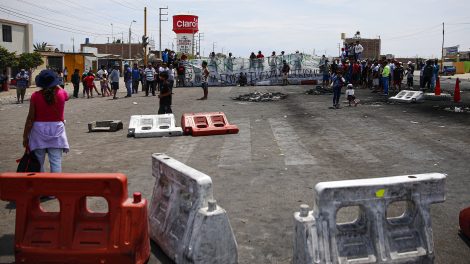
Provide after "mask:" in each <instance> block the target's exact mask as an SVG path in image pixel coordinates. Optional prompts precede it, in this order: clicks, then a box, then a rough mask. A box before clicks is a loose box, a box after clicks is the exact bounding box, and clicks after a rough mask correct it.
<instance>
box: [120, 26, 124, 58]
mask: <svg viewBox="0 0 470 264" xmlns="http://www.w3.org/2000/svg"><path fill="white" fill-rule="evenodd" d="M121 57H122V58H123V59H124V32H121Z"/></svg>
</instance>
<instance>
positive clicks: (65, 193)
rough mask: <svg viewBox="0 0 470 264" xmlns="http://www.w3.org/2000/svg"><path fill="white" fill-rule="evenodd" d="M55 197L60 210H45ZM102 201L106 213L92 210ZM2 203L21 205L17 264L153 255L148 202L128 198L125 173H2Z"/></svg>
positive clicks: (123, 259) (143, 259)
mask: <svg viewBox="0 0 470 264" xmlns="http://www.w3.org/2000/svg"><path fill="white" fill-rule="evenodd" d="M42 196H54V197H55V198H57V199H58V201H59V203H60V212H45V211H44V210H43V208H41V206H40V197H42ZM97 196H98V197H103V198H104V199H106V201H107V203H108V212H107V213H96V212H91V211H89V209H87V205H86V199H87V197H97ZM0 199H2V200H7V201H15V202H16V226H15V258H16V263H74V264H75V263H116V264H121V263H145V262H146V261H147V259H148V258H149V256H150V242H149V237H148V220H147V201H146V200H145V199H142V197H141V194H140V193H134V199H131V198H127V178H126V176H125V175H123V174H66V173H3V174H0Z"/></svg>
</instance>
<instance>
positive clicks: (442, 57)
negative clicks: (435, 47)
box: [441, 22, 444, 71]
mask: <svg viewBox="0 0 470 264" xmlns="http://www.w3.org/2000/svg"><path fill="white" fill-rule="evenodd" d="M443 63H444V22H442V49H441V71H442V69H443V68H442V64H443Z"/></svg>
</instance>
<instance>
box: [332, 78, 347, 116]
mask: <svg viewBox="0 0 470 264" xmlns="http://www.w3.org/2000/svg"><path fill="white" fill-rule="evenodd" d="M331 82H332V85H333V107H331V108H332V109H334V108H336V109H339V97H340V96H341V88H342V87H343V86H344V83H345V82H346V80H345V79H344V78H343V72H342V71H341V70H338V71H337V73H336V75H333V76H332V78H331Z"/></svg>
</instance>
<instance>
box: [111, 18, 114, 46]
mask: <svg viewBox="0 0 470 264" xmlns="http://www.w3.org/2000/svg"><path fill="white" fill-rule="evenodd" d="M111 39H112V41H113V43H114V26H113V23H111Z"/></svg>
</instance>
